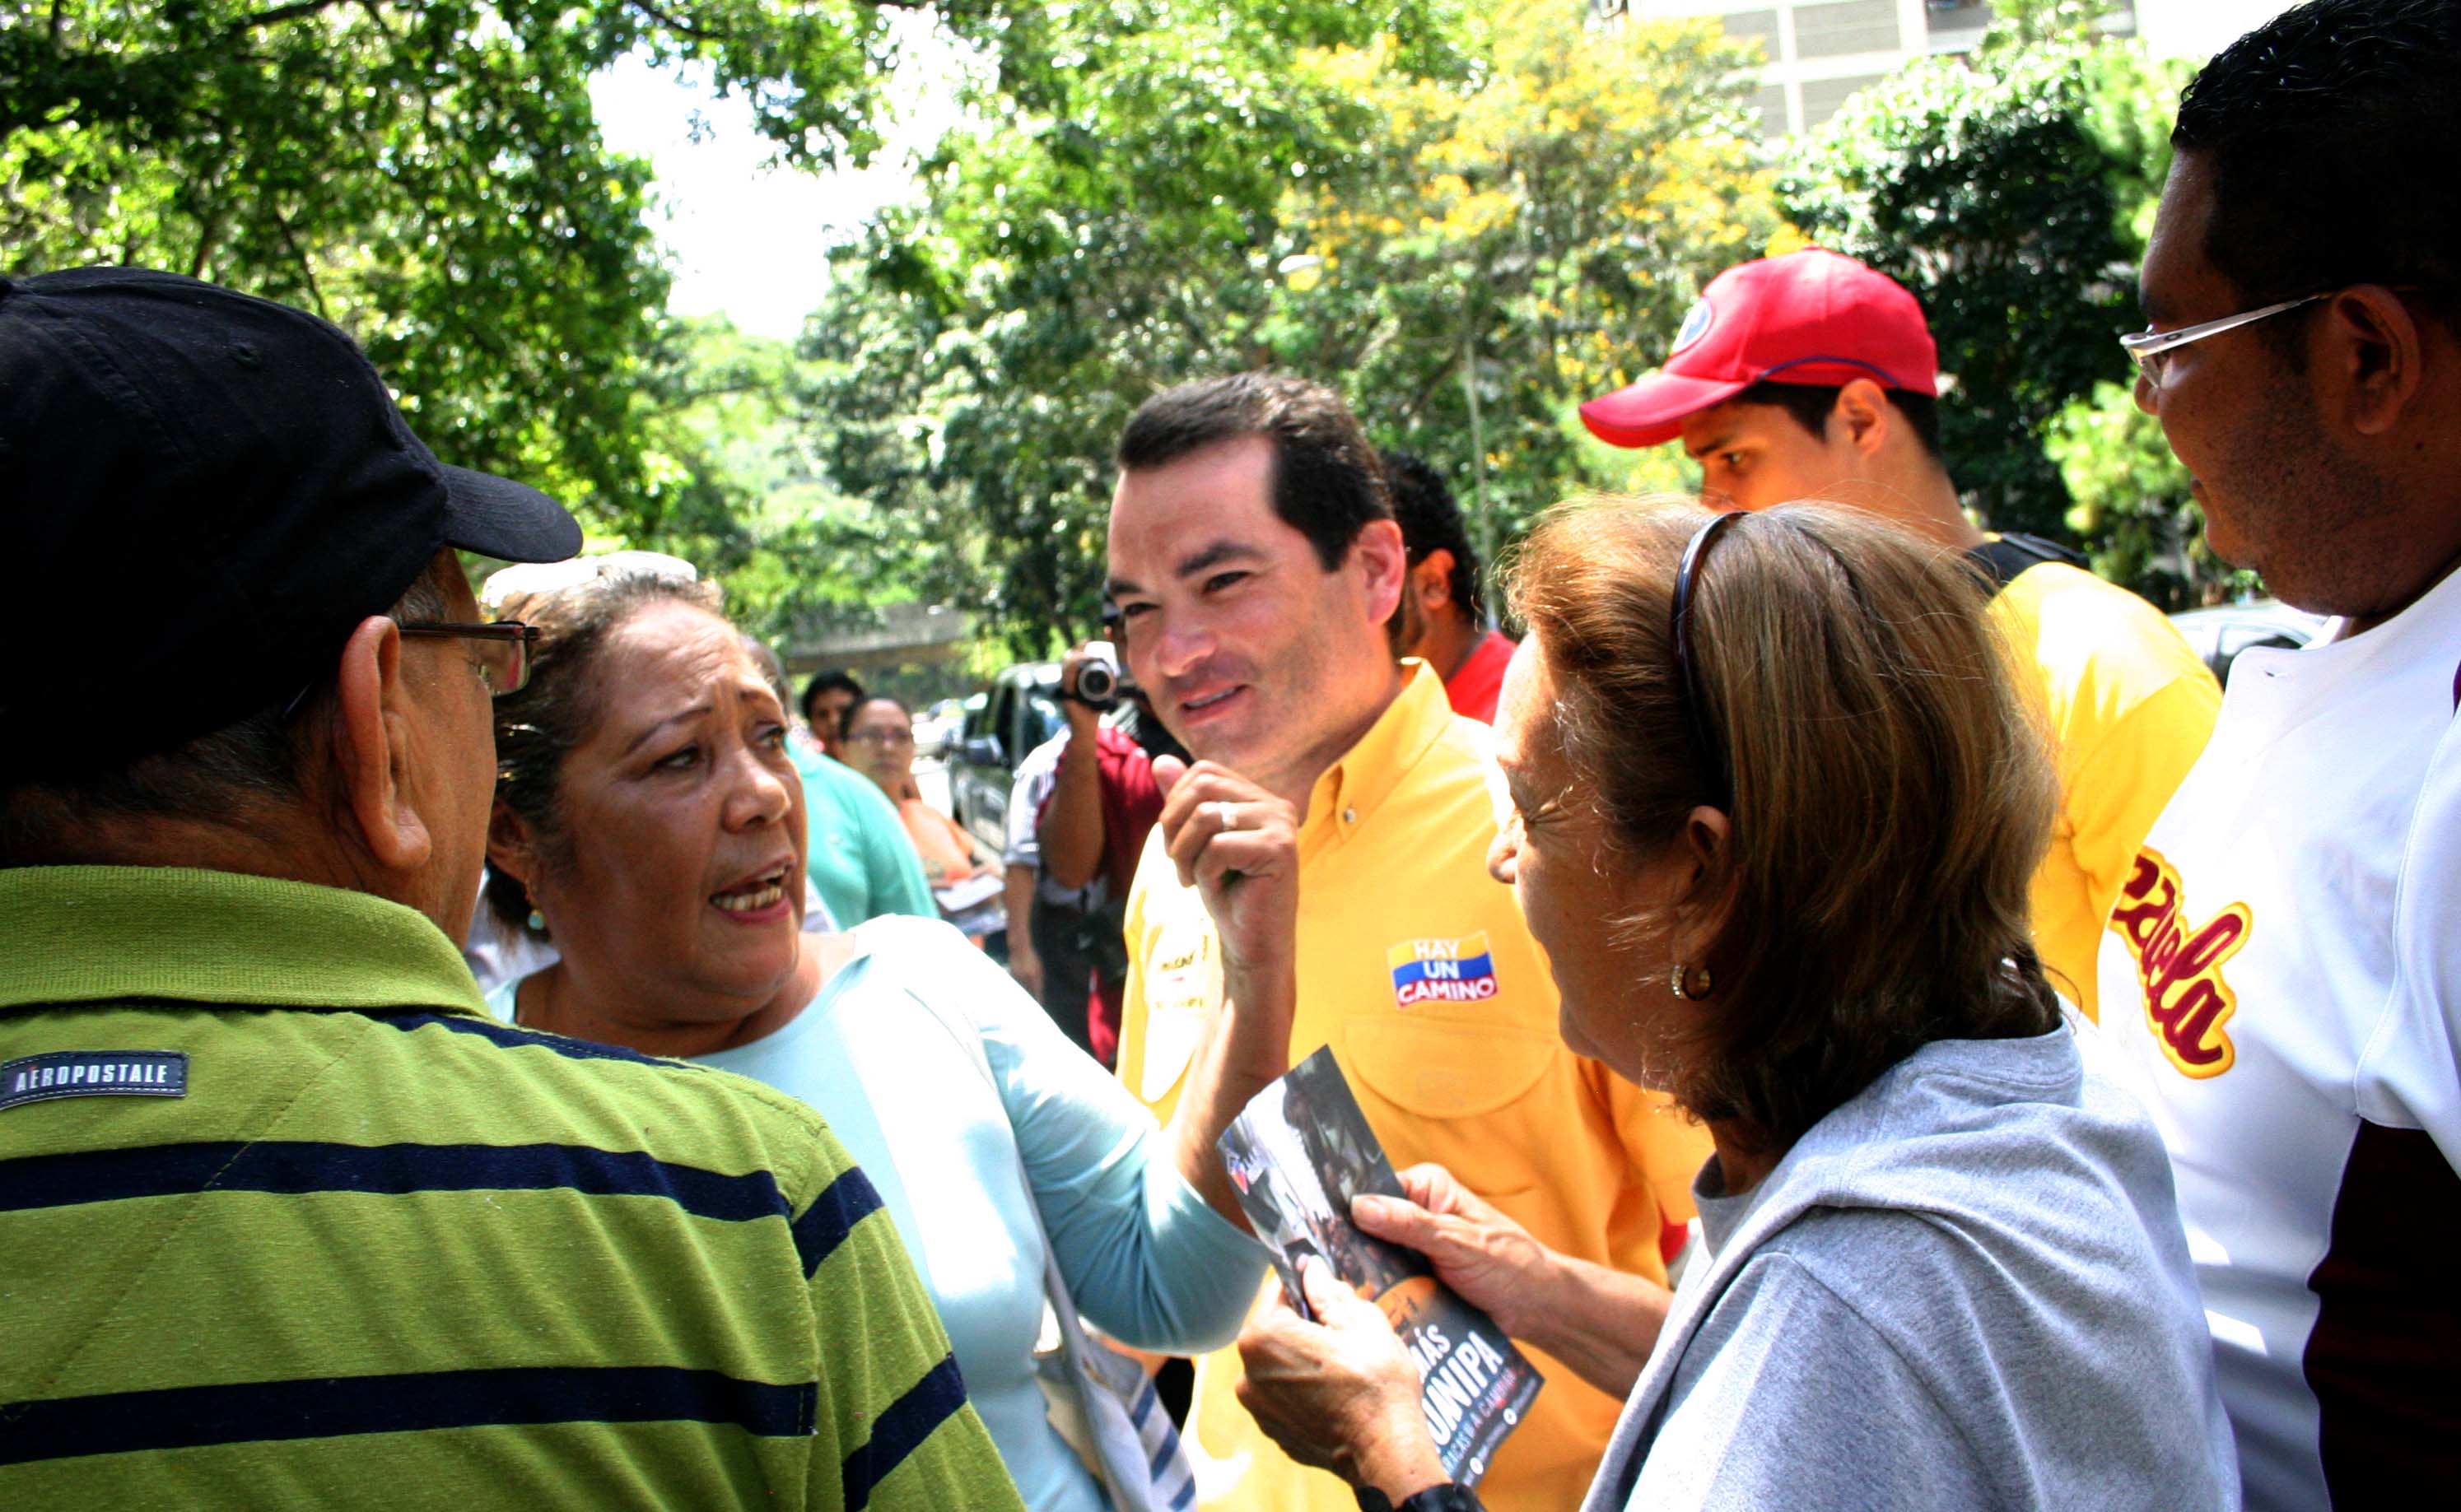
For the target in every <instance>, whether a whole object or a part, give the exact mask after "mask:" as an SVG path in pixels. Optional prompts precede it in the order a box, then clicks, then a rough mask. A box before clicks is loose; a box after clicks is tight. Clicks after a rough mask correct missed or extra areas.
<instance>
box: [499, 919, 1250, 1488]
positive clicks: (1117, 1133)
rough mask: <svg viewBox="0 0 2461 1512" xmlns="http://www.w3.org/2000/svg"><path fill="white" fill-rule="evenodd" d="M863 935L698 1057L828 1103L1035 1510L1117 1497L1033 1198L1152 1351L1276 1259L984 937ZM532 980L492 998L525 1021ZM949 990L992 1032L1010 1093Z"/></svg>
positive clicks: (880, 927) (1101, 1312) (1127, 1332)
mask: <svg viewBox="0 0 2461 1512" xmlns="http://www.w3.org/2000/svg"><path fill="white" fill-rule="evenodd" d="M851 938H852V939H853V940H854V942H855V943H856V944H857V945H858V946H859V947H860V948H861V950H862V953H861V954H860V955H859V956H858V957H857V958H856V959H855V960H854V961H852V962H850V963H849V964H847V965H846V966H845V967H843V968H841V969H839V970H838V972H837V973H836V974H835V975H834V976H832V977H831V978H830V979H829V981H828V982H827V984H826V985H825V986H824V987H823V988H822V990H821V993H820V995H819V996H818V997H817V998H815V999H814V1000H813V1002H812V1004H811V1006H810V1007H808V1008H806V1009H804V1010H803V1012H802V1013H800V1014H798V1015H797V1016H796V1017H795V1019H794V1021H793V1022H791V1023H789V1024H788V1025H786V1027H785V1028H783V1029H781V1030H780V1031H778V1033H774V1034H771V1035H770V1036H768V1037H767V1038H765V1039H762V1040H759V1041H757V1042H755V1043H753V1044H750V1045H743V1046H739V1047H738V1048H736V1049H733V1050H725V1051H720V1052H718V1053H717V1054H710V1055H702V1056H699V1057H697V1059H698V1060H699V1062H700V1063H701V1064H703V1065H707V1066H715V1067H717V1068H718V1069H719V1070H722V1071H731V1072H735V1073H738V1075H746V1076H750V1077H752V1078H754V1079H755V1080H758V1081H763V1082H766V1083H768V1084H769V1085H770V1086H773V1087H776V1088H778V1089H779V1090H780V1091H781V1092H786V1093H790V1094H792V1095H793V1096H795V1097H800V1098H802V1099H803V1101H805V1102H807V1103H809V1104H811V1105H812V1106H813V1107H815V1108H817V1109H819V1110H820V1111H821V1113H822V1114H823V1115H824V1116H825V1117H826V1118H828V1120H829V1126H830V1127H831V1129H833V1130H834V1131H835V1132H836V1134H837V1136H838V1138H839V1139H841V1140H842V1141H844V1142H845V1146H846V1148H847V1149H848V1150H850V1151H851V1152H853V1154H854V1157H855V1160H856V1161H857V1162H858V1163H860V1164H861V1165H862V1167H863V1169H864V1172H865V1174H867V1176H869V1177H870V1178H871V1182H872V1184H873V1185H874V1186H876V1187H878V1188H879V1189H880V1195H881V1198H882V1200H883V1202H884V1203H886V1204H887V1205H888V1212H889V1216H890V1217H891V1218H892V1219H893V1220H895V1222H896V1225H897V1231H898V1234H899V1236H900V1237H902V1238H903V1239H904V1240H905V1241H906V1246H907V1249H908V1250H909V1251H910V1253H911V1254H912V1256H913V1259H914V1265H915V1268H916V1269H917V1270H918V1271H920V1272H921V1273H922V1277H923V1283H924V1286H925V1287H926V1288H928V1289H929V1290H930V1292H931V1300H932V1302H933V1303H934V1304H935V1305H936V1306H937V1307H938V1308H939V1310H940V1320H941V1322H942V1324H943V1325H944V1326H945V1327H946V1328H947V1329H948V1331H949V1339H950V1342H951V1344H952V1346H953V1347H954V1348H955V1351H956V1355H957V1366H958V1369H959V1370H960V1371H962V1372H963V1373H964V1374H965V1378H966V1389H967V1393H968V1395H970V1396H971V1397H972V1399H973V1401H974V1408H975V1410H976V1411H977V1412H979V1413H980V1414H981V1415H982V1419H983V1423H984V1425H985V1426H986V1427H988V1428H989V1429H990V1430H991V1434H992V1438H993V1441H994V1442H995V1443H996V1444H998V1446H999V1450H1000V1454H1001V1456H1002V1457H1003V1458H1004V1459H1006V1460H1007V1462H1008V1468H1009V1473H1010V1474H1011V1475H1013V1476H1014V1477H1015V1478H1016V1480H1017V1489H1018V1491H1019V1492H1021V1493H1022V1494H1023V1496H1024V1498H1025V1504H1026V1505H1027V1506H1029V1507H1032V1508H1036V1509H1037V1512H1102V1507H1103V1505H1104V1503H1103V1499H1102V1492H1101V1491H1100V1489H1099V1488H1098V1487H1097V1485H1096V1482H1095V1480H1094V1479H1093V1477H1092V1476H1091V1475H1090V1474H1088V1473H1087V1471H1086V1470H1085V1468H1084V1465H1083V1463H1082V1462H1081V1460H1079V1459H1078V1458H1077V1456H1076V1454H1075V1453H1074V1452H1073V1451H1072V1450H1070V1449H1069V1447H1068V1446H1067V1444H1066V1443H1065V1442H1064V1441H1062V1440H1061V1438H1060V1437H1059V1435H1058V1434H1057V1433H1056V1432H1054V1431H1053V1429H1052V1427H1051V1425H1050V1422H1049V1421H1048V1419H1047V1417H1046V1416H1045V1409H1044V1401H1043V1396H1042V1392H1041V1388H1040V1387H1039V1386H1038V1384H1037V1383H1036V1380H1035V1375H1034V1366H1033V1362H1032V1353H1033V1350H1034V1344H1035V1339H1036V1335H1037V1333H1038V1331H1039V1328H1040V1325H1041V1320H1042V1270H1043V1249H1042V1241H1041V1238H1040V1236H1039V1235H1038V1234H1037V1232H1036V1230H1035V1222H1034V1213H1033V1212H1032V1211H1030V1210H1029V1209H1028V1208H1027V1206H1026V1203H1028V1202H1029V1201H1031V1202H1032V1203H1034V1204H1035V1205H1036V1206H1037V1207H1038V1208H1039V1209H1040V1213H1041V1218H1042V1226H1043V1228H1045V1229H1047V1230H1048V1231H1049V1233H1050V1235H1051V1243H1052V1245H1053V1246H1054V1247H1056V1248H1057V1249H1058V1251H1059V1269H1060V1273H1061V1274H1062V1275H1063V1276H1065V1277H1066V1278H1067V1281H1068V1287H1069V1290H1070V1291H1071V1293H1072V1294H1073V1295H1074V1296H1075V1299H1076V1302H1077V1308H1078V1310H1079V1312H1080V1313H1081V1314H1082V1315H1083V1316H1084V1317H1085V1319H1086V1320H1087V1321H1088V1322H1090V1323H1092V1324H1094V1325H1095V1326H1096V1327H1098V1328H1100V1329H1101V1330H1102V1331H1104V1332H1106V1333H1108V1334H1110V1335H1111V1336H1113V1337H1114V1338H1117V1339H1120V1340H1122V1341H1124V1342H1125V1343H1128V1344H1133V1345H1136V1346H1138V1347H1139V1348H1142V1349H1152V1350H1162V1351H1167V1352H1173V1353H1201V1352H1205V1351H1207V1350H1210V1349H1215V1348H1219V1347H1220V1346H1221V1345H1223V1344H1225V1343H1228V1342H1229V1341H1230V1338H1231V1337H1232V1335H1234V1334H1235V1333H1236V1332H1237V1331H1238V1329H1239V1324H1240V1321H1241V1319H1242V1318H1243V1317H1244V1316H1245V1315H1246V1313H1247V1310H1248V1308H1249V1305H1250V1303H1252V1301H1253V1300H1254V1298H1255V1295H1256V1288H1257V1287H1258V1285H1259V1283H1260V1282H1261V1281H1262V1280H1263V1273H1264V1268H1265V1252H1264V1250H1263V1249H1262V1248H1261V1247H1260V1246H1257V1245H1256V1243H1255V1241H1253V1240H1252V1239H1250V1238H1249V1237H1248V1236H1247V1235H1245V1234H1243V1233H1241V1232H1240V1231H1239V1230H1238V1229H1236V1228H1234V1227H1232V1226H1231V1225H1230V1224H1229V1223H1227V1222H1225V1221H1224V1220H1223V1219H1222V1217H1221V1216H1220V1215H1219V1214H1217V1213H1215V1212H1214V1211H1213V1210H1212V1208H1210V1207H1209V1206H1208V1205H1206V1203H1205V1200H1204V1199H1203V1198H1202V1197H1200V1196H1198V1195H1197V1193H1196V1191H1195V1190H1194V1189H1193V1188H1192V1187H1190V1186H1189V1185H1188V1182H1186V1181H1185V1180H1184V1179H1182V1178H1181V1176H1180V1175H1179V1173H1178V1171H1177V1170H1176V1169H1174V1167H1173V1164H1172V1161H1171V1160H1170V1158H1169V1151H1168V1146H1167V1142H1166V1139H1164V1137H1163V1135H1162V1133H1161V1131H1160V1130H1158V1129H1157V1128H1156V1127H1155V1126H1154V1122H1153V1118H1152V1116H1151V1115H1150V1114H1148V1113H1147V1112H1146V1111H1145V1108H1144V1107H1143V1106H1142V1105H1140V1104H1139V1103H1138V1102H1137V1101H1136V1100H1135V1099H1134V1098H1133V1097H1129V1096H1128V1094H1127V1092H1126V1090H1125V1089H1124V1088H1123V1087H1122V1086H1121V1085H1120V1084H1119V1082H1117V1081H1116V1080H1114V1079H1113V1078H1112V1077H1111V1076H1110V1075H1108V1074H1107V1073H1105V1072H1104V1071H1103V1070H1102V1067H1101V1066H1100V1065H1098V1064H1096V1063H1095V1061H1094V1060H1093V1058H1092V1057H1090V1056H1088V1055H1087V1054H1085V1053H1084V1052H1083V1051H1081V1050H1080V1049H1078V1048H1077V1047H1076V1046H1075V1045H1072V1044H1070V1043H1069V1042H1068V1039H1067V1038H1066V1036H1065V1035H1063V1034H1061V1033H1060V1032H1059V1028H1058V1026H1056V1025H1054V1024H1053V1023H1052V1021H1051V1017H1050V1015H1049V1014H1047V1013H1045V1012H1043V1011H1042V1009H1041V1008H1040V1007H1039V1006H1038V1005H1037V1004H1036V1003H1035V1002H1034V1000H1033V999H1032V998H1029V997H1027V996H1026V995H1025V993H1024V991H1023V990H1021V989H1019V988H1018V987H1017V985H1016V983H1014V982H1013V981H1011V980H1010V979H1009V976H1008V973H1007V972H1005V971H1003V970H1002V969H1000V968H999V967H998V966H997V965H996V964H995V963H994V962H993V961H992V960H991V958H990V957H988V956H986V955H984V954H983V953H982V952H981V951H980V950H977V949H975V948H974V947H973V946H971V945H969V944H968V943H967V942H966V939H965V937H964V936H962V935H960V934H958V933H957V931H956V930H954V929H953V928H952V927H950V926H948V925H946V924H942V923H939V922H937V921H927V920H921V919H908V918H884V919H875V920H873V921H872V922H871V923H869V924H867V925H865V926H862V927H860V928H858V929H855V930H853V931H852V934H851ZM517 987H518V984H513V983H508V984H506V985H505V986H504V987H503V988H500V989H498V990H497V991H496V992H495V993H494V994H492V995H491V996H490V997H489V999H488V1006H489V1007H490V1008H491V1009H493V1010H494V1011H495V1012H497V1013H498V1014H499V1015H501V1016H503V1017H505V1018H507V1019H509V1018H511V1017H512V1016H513V1000H514V994H515V991H516V989H517ZM927 995H936V997H937V998H938V1000H939V1001H941V1002H942V1003H945V1004H953V1005H954V1006H955V1007H956V1008H957V1009H958V1012H955V1013H953V1014H951V1015H950V1017H952V1018H953V1019H955V1020H956V1021H958V1022H960V1023H962V1022H964V1021H965V1020H968V1019H971V1020H973V1021H974V1023H975V1024H976V1025H977V1026H978V1027H979V1028H980V1030H981V1032H982V1040H983V1049H984V1051H985V1053H986V1054H987V1055H988V1058H989V1060H990V1062H991V1069H992V1074H993V1075H994V1077H995V1078H996V1080H997V1081H998V1089H997V1091H996V1092H995V1091H994V1089H993V1087H992V1085H991V1083H989V1082H987V1081H986V1080H985V1079H984V1078H983V1075H982V1073H981V1071H980V1070H979V1069H978V1068H977V1067H976V1066H975V1065H974V1060H973V1057H972V1054H971V1053H970V1052H969V1051H968V1050H967V1049H966V1048H965V1047H963V1046H962V1045H960V1044H959V1043H958V1042H957V1040H956V1039H955V1037H954V1036H953V1035H952V1033H950V1032H949V1030H948V1029H946V1028H944V1027H943V1025H942V1022H941V1018H940V1016H939V1015H938V1014H935V1013H934V1012H932V1011H931V1009H929V1008H927V1007H925V1006H924V1004H923V1002H922V1001H920V1000H921V999H923V998H925V997H926V996H927ZM1020 1152H1022V1154H1023V1157H1024V1168H1025V1170H1026V1171H1027V1172H1028V1173H1030V1176H1031V1179H1032V1182H1033V1192H1032V1194H1031V1196H1030V1197H1029V1195H1028V1193H1027V1192H1026V1190H1025V1188H1024V1183H1023V1182H1022V1181H1021V1180H1020V1178H1019V1175H1018V1156H1019V1153H1020Z"/></svg>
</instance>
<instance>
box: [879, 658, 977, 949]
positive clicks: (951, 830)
mask: <svg viewBox="0 0 2461 1512" xmlns="http://www.w3.org/2000/svg"><path fill="white" fill-rule="evenodd" d="M841 733H842V735H843V736H844V740H843V749H844V750H845V753H846V755H847V756H848V757H849V758H850V759H851V764H852V765H853V767H854V769H855V770H856V771H857V772H860V773H862V774H863V775H864V776H865V777H869V778H870V779H871V780H872V781H873V782H874V783H876V784H878V785H879V788H880V790H881V791H882V792H883V793H886V794H888V796H889V797H890V798H891V799H894V800H895V801H896V804H897V818H898V820H899V822H900V823H902V824H903V825H904V826H905V828H906V838H907V840H908V841H910V842H911V843H912V845H913V848H914V853H915V855H916V856H918V857H920V858H921V860H922V865H923V880H924V882H925V883H926V884H928V885H929V886H930V887H931V896H932V899H933V900H934V902H935V903H936V904H937V905H938V907H939V912H940V916H941V917H942V918H944V919H947V920H948V921H949V922H951V923H952V924H954V925H955V926H957V927H958V928H959V929H961V930H963V931H965V933H966V936H967V937H968V938H969V939H971V940H973V941H974V943H975V944H976V945H980V944H982V943H983V940H984V938H985V937H986V936H988V935H990V934H991V933H992V931H994V930H995V929H997V928H999V927H1000V926H1001V920H1002V913H1001V910H1002V908H1003V907H1004V906H1005V904H1004V901H1003V898H1002V888H1003V887H1004V885H1005V882H1004V880H1003V878H1002V877H1001V875H1000V868H999V867H997V866H996V865H992V864H989V863H986V862H982V861H980V860H977V859H976V857H975V855H974V837H973V836H972V835H969V834H967V833H966V828H965V826H964V825H962V824H960V823H958V822H957V821H956V820H953V819H951V818H950V817H949V816H948V815H946V814H943V813H941V812H940V811H939V810H938V809H936V808H933V807H932V806H931V804H929V803H926V802H925V801H923V797H922V794H921V793H920V792H918V791H917V790H916V788H915V785H914V715H913V714H912V713H910V712H909V711H908V710H907V707H906V705H905V704H904V703H902V702H900V701H899V700H897V699H895V698H892V697H890V696H888V694H887V693H873V694H871V695H869V696H868V697H865V698H861V699H857V700H856V701H855V702H853V703H851V704H848V705H847V706H846V712H845V722H844V724H843V726H842V727H841Z"/></svg>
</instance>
